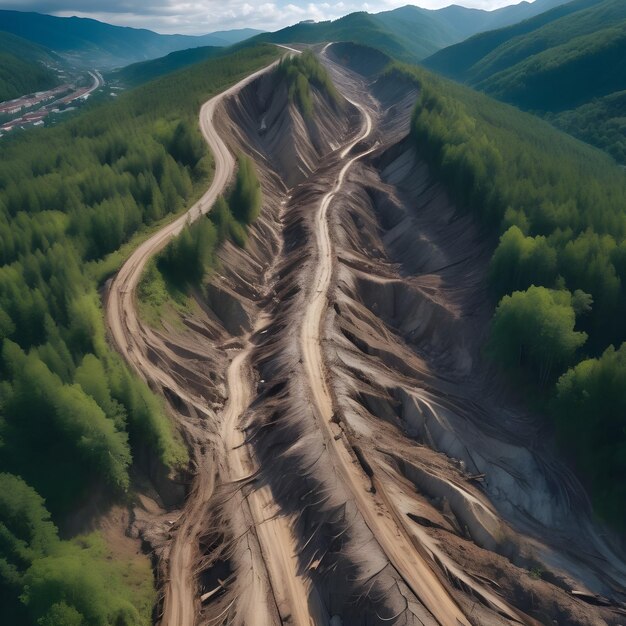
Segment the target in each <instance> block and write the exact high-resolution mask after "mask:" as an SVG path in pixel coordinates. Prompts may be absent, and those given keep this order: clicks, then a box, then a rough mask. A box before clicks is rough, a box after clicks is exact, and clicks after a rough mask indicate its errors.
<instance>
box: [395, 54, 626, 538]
mask: <svg viewBox="0 0 626 626" xmlns="http://www.w3.org/2000/svg"><path fill="white" fill-rule="evenodd" d="M389 71H391V72H396V73H399V74H401V75H403V76H408V78H409V79H411V80H415V81H417V82H418V83H419V85H420V99H419V102H418V105H417V108H416V110H415V113H414V118H413V138H414V141H415V142H416V146H417V148H418V150H419V152H420V154H421V155H422V156H424V157H425V158H426V159H427V161H428V162H429V163H430V165H431V167H432V168H433V170H434V172H435V173H436V174H437V176H438V177H439V178H440V180H441V181H442V182H443V184H444V185H445V186H446V188H447V189H448V191H449V193H450V194H451V196H452V197H453V198H454V199H455V201H456V203H457V205H458V206H459V207H462V208H464V209H466V210H468V211H471V212H472V213H473V214H474V216H475V218H476V219H477V220H478V221H479V222H480V223H481V224H482V225H483V226H484V227H485V228H486V229H487V230H488V231H491V232H492V233H494V234H495V235H496V236H498V237H499V244H498V246H497V247H496V249H495V251H494V253H493V257H492V260H491V272H490V282H491V287H492V291H493V294H494V305H495V303H498V304H497V306H495V307H494V308H495V310H494V319H493V323H492V329H491V338H490V340H489V343H488V345H487V346H486V355H487V356H488V357H489V358H491V359H493V361H494V362H495V363H496V365H497V366H499V367H501V368H503V369H504V370H505V371H507V372H508V374H509V375H510V376H511V377H512V378H513V379H514V380H515V381H516V383H517V386H518V387H521V388H522V389H525V390H527V393H528V396H529V397H533V398H535V399H536V400H535V401H534V406H535V407H537V404H539V406H540V408H541V409H542V410H543V411H544V412H545V413H546V414H547V415H549V416H550V417H551V418H552V421H553V424H554V426H555V429H556V433H557V435H558V438H559V441H560V442H561V444H562V445H563V449H564V451H565V453H566V454H567V455H568V456H569V457H570V458H571V459H572V462H573V463H574V465H575V467H576V468H577V469H578V471H579V475H580V476H581V478H582V479H583V480H584V481H585V482H586V484H587V485H588V487H589V488H590V490H591V493H592V497H593V500H594V502H595V504H596V507H597V511H598V512H599V513H600V514H601V515H602V516H603V517H605V518H606V519H608V520H611V521H612V522H613V523H615V524H616V525H619V526H622V527H624V526H626V515H625V511H624V507H623V502H624V499H625V498H626V480H624V478H625V476H626V452H625V451H626V402H625V401H624V393H623V385H624V381H626V343H624V342H626V327H625V326H624V323H623V320H624V317H625V315H626V176H625V175H624V172H623V170H622V169H621V168H619V167H618V166H617V165H615V163H614V162H612V161H611V159H610V158H609V157H608V156H606V155H604V154H603V153H602V152H600V151H598V150H596V149H594V148H591V147H589V146H587V145H586V144H584V143H582V142H579V141H577V140H575V139H573V138H571V137H570V136H568V135H566V134H564V133H561V132H559V131H557V130H555V129H554V128H552V127H551V126H550V125H549V124H547V123H546V122H543V121H541V120H539V119H537V118H536V117H534V116H531V115H529V114H525V113H522V112H520V111H519V110H517V109H515V108H513V107H510V106H508V105H505V104H502V103H499V102H497V101H495V100H492V99H491V98H489V97H487V96H485V95H482V94H479V93H477V92H474V91H472V90H470V89H468V88H466V87H463V86H461V85H456V84H454V83H451V82H448V81H446V80H444V79H440V78H436V77H435V76H433V75H431V74H429V73H427V72H425V71H423V70H417V69H415V68H410V69H407V67H406V66H403V67H395V68H393V69H391V70H389Z"/></svg>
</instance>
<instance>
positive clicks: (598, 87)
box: [424, 0, 626, 158]
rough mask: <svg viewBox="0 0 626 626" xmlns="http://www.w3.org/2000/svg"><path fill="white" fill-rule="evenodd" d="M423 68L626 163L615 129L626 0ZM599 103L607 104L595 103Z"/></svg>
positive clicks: (572, 8)
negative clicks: (536, 115) (546, 122)
mask: <svg viewBox="0 0 626 626" xmlns="http://www.w3.org/2000/svg"><path fill="white" fill-rule="evenodd" d="M424 65H425V66H426V67H428V68H429V69H434V70H436V71H439V72H441V73H443V74H446V75H448V76H451V77H453V78H455V79H457V80H462V81H465V82H467V83H468V84H470V85H472V86H474V87H476V88H478V89H480V90H482V91H485V92H486V93H488V94H490V95H492V96H494V97H496V98H498V99H500V100H503V101H505V102H509V103H511V104H514V105H516V106H518V107H520V108H524V109H527V110H531V111H534V112H536V113H539V114H544V115H545V116H546V117H547V118H548V119H551V120H553V121H554V122H555V124H557V125H558V126H559V127H561V128H563V129H566V130H567V131H568V132H570V133H572V134H574V135H576V136H578V137H580V138H582V139H585V140H586V141H591V142H592V143H593V144H594V145H596V146H598V147H600V148H603V149H605V150H607V151H609V152H610V153H611V154H613V155H615V156H618V158H623V157H622V156H619V155H620V154H621V152H620V150H619V149H616V148H615V145H616V143H617V142H619V138H618V137H616V134H615V128H616V124H615V123H614V122H611V120H616V119H619V118H620V117H621V114H620V112H619V111H617V110H616V106H617V103H618V102H621V100H620V99H619V98H615V99H611V95H612V94H617V93H619V92H622V91H624V90H626V3H624V2H623V1H622V0H575V1H574V2H572V3H570V4H568V5H564V6H562V7H559V8H557V9H554V10H553V11H549V12H548V13H546V14H545V15H542V16H539V17H536V18H534V19H532V20H528V21H527V22H524V23H522V24H519V25H516V26H514V27H511V28H507V29H502V30H499V31H494V32H492V33H485V34H483V35H479V36H476V37H473V38H471V39H469V40H467V41H465V42H463V43H461V44H458V45H455V46H452V47H450V48H448V49H446V50H442V51H441V52H439V53H437V54H435V55H433V56H432V57H430V58H429V59H427V60H426V61H425V62H424ZM596 99H600V100H601V101H602V100H603V99H607V100H606V101H604V102H603V103H602V102H597V103H595V104H594V103H593V101H595V100H596ZM581 107H582V108H581ZM578 109H580V110H578ZM591 116H593V118H594V119H593V120H592V119H591ZM590 124H591V125H593V127H594V128H595V130H594V131H590V130H589V125H590ZM600 129H603V130H602V131H601V130H600ZM611 129H613V130H611Z"/></svg>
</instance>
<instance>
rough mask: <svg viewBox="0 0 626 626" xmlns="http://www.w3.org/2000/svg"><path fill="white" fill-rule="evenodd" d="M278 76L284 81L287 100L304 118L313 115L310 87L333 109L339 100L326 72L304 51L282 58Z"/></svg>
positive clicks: (309, 53) (310, 54)
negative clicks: (324, 95)
mask: <svg viewBox="0 0 626 626" xmlns="http://www.w3.org/2000/svg"><path fill="white" fill-rule="evenodd" d="M278 74H279V76H281V77H283V78H284V80H285V81H286V84H287V88H288V90H289V99H290V100H291V101H292V102H295V103H296V104H297V105H298V108H299V109H300V111H301V112H302V115H304V117H305V118H308V117H310V116H311V115H312V114H313V95H312V93H311V85H313V86H314V87H316V88H317V89H319V90H320V91H321V92H322V93H324V94H326V95H327V96H328V97H329V99H330V101H331V102H332V104H333V105H334V106H335V107H339V106H340V103H341V98H340V97H339V93H338V92H337V89H336V87H335V85H334V84H333V81H332V80H331V79H330V76H329V75H328V72H327V71H326V70H325V69H324V67H322V65H321V64H320V63H319V61H318V60H317V58H316V57H315V55H314V54H313V53H312V52H310V51H308V50H306V51H304V52H303V53H302V54H298V55H293V56H291V57H284V58H283V59H282V61H281V62H280V65H279V66H278Z"/></svg>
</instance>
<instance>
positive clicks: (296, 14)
mask: <svg viewBox="0 0 626 626" xmlns="http://www.w3.org/2000/svg"><path fill="white" fill-rule="evenodd" d="M518 1H519V0H419V1H418V2H413V3H411V4H416V5H418V6H421V7H424V8H427V9H438V8H441V7H444V6H447V5H449V4H461V5H463V6H467V7H472V8H477V9H488V10H489V9H497V8H498V7H501V6H506V5H508V4H515V3H516V2H518ZM406 4H409V2H407V0H368V1H367V2H363V1H362V0H330V1H329V2H302V1H298V0H288V1H287V2H284V1H278V0H277V1H274V2H266V1H265V0H256V1H255V0H227V1H224V0H0V9H14V10H18V11H37V12H39V13H50V14H53V15H60V16H63V17H67V16H71V15H78V16H80V17H91V18H93V19H97V20H100V21H103V22H109V23H110V24H117V25H119V26H133V27H135V28H149V29H151V30H155V31H157V32H160V33H181V34H189V35H199V34H204V33H209V32H213V31H216V30H227V29H231V28H243V27H249V28H258V29H261V30H277V29H279V28H282V27H284V26H289V25H290V24H294V23H296V22H299V21H301V20H309V19H312V20H317V21H319V20H328V19H336V18H338V17H341V16H342V15H346V14H347V13H352V12H353V11H369V12H370V13H376V12H379V11H385V10H388V9H394V8H397V7H400V6H404V5H406Z"/></svg>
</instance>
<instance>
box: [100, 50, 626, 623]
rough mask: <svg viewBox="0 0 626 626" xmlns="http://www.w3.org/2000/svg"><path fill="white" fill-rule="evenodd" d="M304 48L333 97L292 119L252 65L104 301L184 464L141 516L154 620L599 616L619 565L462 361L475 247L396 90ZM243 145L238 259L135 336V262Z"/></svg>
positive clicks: (618, 591) (206, 129)
mask: <svg viewBox="0 0 626 626" xmlns="http://www.w3.org/2000/svg"><path fill="white" fill-rule="evenodd" d="M292 53H293V52H292ZM318 55H319V58H320V60H321V62H322V63H323V64H324V66H325V67H326V69H327V71H328V72H329V76H330V77H331V79H332V81H333V83H334V85H335V87H336V88H337V90H338V92H339V93H340V94H341V96H342V101H341V103H340V104H337V103H336V102H335V101H334V100H333V99H332V98H330V97H329V96H328V94H327V93H325V92H324V91H323V90H320V89H319V88H314V89H313V94H312V98H313V109H312V114H310V115H308V116H307V115H305V114H303V113H302V112H301V111H300V110H299V109H298V107H297V105H296V104H295V103H294V102H291V103H290V102H289V100H288V89H287V86H286V85H285V84H284V83H281V82H280V81H281V78H280V75H279V74H277V73H276V72H274V71H273V67H274V66H270V67H268V68H266V69H264V70H262V71H261V72H259V73H257V74H254V75H252V76H251V77H250V78H248V79H245V80H244V81H242V82H241V83H239V84H237V85H236V86H235V87H233V88H231V89H230V90H228V91H227V92H225V93H224V94H222V95H220V96H218V97H216V98H214V99H213V100H211V101H210V102H209V103H207V104H206V105H205V106H204V107H203V109H202V113H201V117H200V119H201V127H202V129H203V133H204V135H205V138H206V140H207V141H208V143H209V145H210V146H211V149H212V152H213V153H214V154H215V158H216V174H215V178H214V181H213V183H212V185H211V188H210V189H209V191H208V192H207V194H205V195H204V196H203V197H202V198H201V199H200V200H199V202H198V203H197V204H196V205H195V206H194V207H193V208H191V209H190V210H189V212H188V213H187V214H186V215H184V216H182V217H180V218H179V219H178V220H177V221H175V222H173V223H172V224H171V225H169V226H168V227H166V228H165V229H163V230H161V231H159V232H158V233H157V234H156V235H155V236H154V237H153V238H151V239H149V240H147V241H146V242H145V243H144V244H142V246H140V247H139V248H138V249H137V251H136V252H135V253H134V254H133V255H132V256H131V257H130V259H129V261H127V262H126V264H125V265H124V266H123V268H122V269H121V271H120V272H119V273H118V275H117V276H116V278H115V280H114V281H113V283H112V284H111V286H110V288H109V290H108V296H107V301H106V305H107V320H108V325H109V328H110V329H111V331H112V334H113V338H114V340H115V343H116V345H117V347H118V349H119V350H120V351H121V353H122V354H123V355H124V357H125V359H127V360H128V361H129V363H131V364H132V365H133V366H134V368H135V369H136V371H137V372H138V373H139V374H140V375H141V376H142V377H144V378H145V379H146V380H147V382H148V383H149V384H150V386H151V387H152V388H153V389H155V390H159V391H160V392H161V393H163V394H164V395H165V397H166V398H167V399H168V401H169V404H170V410H171V412H172V414H173V415H174V416H175V419H176V422H177V423H178V425H179V428H180V429H181V430H182V432H183V433H184V437H185V440H186V442H187V443H188V445H189V446H190V449H191V452H192V455H193V467H194V472H193V474H194V478H193V483H192V485H191V488H190V489H189V492H188V497H187V501H186V505H185V507H184V508H183V509H182V510H181V511H180V513H179V516H178V518H177V519H176V520H175V521H174V522H173V525H172V526H171V528H167V526H166V522H165V518H164V517H162V518H160V520H159V519H157V520H154V519H152V520H150V518H149V517H148V518H146V516H145V515H143V516H142V515H141V514H138V515H137V517H138V518H142V519H143V522H141V532H142V533H143V536H144V538H145V539H146V540H147V541H149V542H151V543H153V547H154V549H155V550H156V552H157V553H158V554H160V555H161V561H160V568H161V571H162V577H163V580H164V581H167V582H166V584H165V586H164V603H163V609H162V611H163V612H162V619H161V623H163V624H177V625H187V624H188V625H190V626H191V625H192V624H194V623H214V622H224V623H226V622H227V623H239V624H250V623H255V624H256V623H259V624H279V623H297V624H324V623H331V624H333V625H334V624H340V623H343V624H354V623H359V624H379V623H380V624H382V623H387V622H392V623H397V624H418V623H421V624H446V625H447V624H454V625H457V624H516V623H524V624H539V623H542V622H543V621H545V619H554V620H557V622H559V623H561V622H563V623H568V624H581V625H582V624H600V623H606V624H615V625H617V624H618V623H620V620H621V619H622V618H621V617H620V616H622V615H623V614H624V611H625V605H624V601H625V599H626V596H625V594H624V590H625V588H626V565H625V564H624V560H623V558H622V557H621V556H620V552H619V549H618V548H617V546H616V544H614V543H613V542H612V541H611V540H608V541H607V539H605V537H604V533H605V530H604V529H602V528H598V527H597V525H596V522H595V521H593V518H592V516H591V513H590V508H589V505H588V503H587V501H586V497H585V495H584V490H583V488H582V487H581V486H580V484H579V483H578V482H577V480H576V478H574V477H573V476H572V474H571V473H570V472H569V471H568V470H567V469H566V468H565V466H563V465H561V464H560V462H558V461H555V460H554V458H553V452H552V451H551V450H549V449H545V448H543V447H542V445H541V443H540V441H539V439H538V432H539V431H538V424H537V423H536V422H535V421H534V418H533V417H532V416H531V415H528V414H526V413H525V412H524V411H523V410H522V409H521V408H520V407H519V406H518V405H517V403H516V401H515V400H514V399H513V398H512V397H511V396H510V394H509V392H508V391H507V388H506V385H505V384H504V382H503V381H500V382H499V376H498V375H495V376H494V372H493V371H492V370H491V369H490V368H489V367H487V366H486V364H485V362H484V359H483V357H482V355H481V351H480V345H481V342H482V341H483V338H484V335H485V333H486V330H487V327H488V320H489V305H488V298H487V297H486V294H485V293H484V289H485V273H486V268H487V261H488V254H489V250H488V248H486V247H485V245H484V243H481V242H480V239H481V236H480V232H479V231H478V230H477V228H476V226H475V225H473V224H472V221H471V219H470V218H468V217H467V216H466V217H459V216H458V215H456V211H457V210H456V207H455V206H454V203H452V202H451V200H450V198H449V197H448V195H447V193H446V191H445V190H444V189H443V188H442V186H441V185H440V184H439V183H438V182H437V181H436V180H434V179H433V177H432V174H431V172H430V171H429V168H428V166H427V165H426V163H425V162H424V161H423V160H422V158H421V157H420V154H419V151H418V150H415V149H414V148H413V146H412V143H411V142H410V141H409V140H408V135H409V122H410V118H411V113H412V110H413V105H414V102H415V98H416V96H417V92H416V87H415V85H414V84H413V83H411V82H410V81H402V80H400V79H398V78H397V77H396V78H393V77H390V76H385V75H382V76H378V75H372V76H364V75H361V74H358V73H357V72H355V71H354V70H351V69H349V67H346V65H345V64H344V63H345V55H343V54H340V55H339V56H337V55H335V54H334V53H333V46H332V45H327V46H325V47H319V49H318ZM341 58H343V59H344V63H341V62H339V61H340V59H341ZM349 65H350V63H348V66H349ZM218 129H219V130H218ZM240 151H244V152H245V153H246V154H248V155H249V156H251V157H252V158H253V159H254V161H255V164H256V167H257V171H258V175H259V178H260V181H261V188H262V190H263V196H264V208H263V211H262V213H261V215H260V217H259V219H258V220H257V221H256V222H255V223H254V224H253V225H252V226H251V230H250V233H249V238H248V244H247V245H246V247H245V248H242V247H239V246H236V245H235V244H233V243H231V242H227V243H225V244H224V246H223V247H222V248H221V249H220V250H219V252H218V255H219V257H220V260H221V264H220V269H219V270H218V271H217V272H215V273H214V274H212V275H211V276H210V278H209V282H208V284H207V286H206V291H205V293H206V296H201V295H200V294H199V293H197V294H196V295H195V298H196V299H197V304H198V306H197V307H196V308H195V309H194V310H193V312H191V313H190V314H184V315H183V317H182V320H181V322H182V323H180V324H176V325H172V324H171V323H168V322H164V325H163V326H160V327H159V328H153V327H150V326H149V325H147V324H146V323H145V322H144V321H143V320H142V319H141V318H140V316H138V314H137V311H136V308H135V301H136V300H135V293H134V292H135V289H136V288H137V285H138V282H139V279H140V276H141V271H142V269H143V268H144V267H145V265H146V263H147V261H148V259H149V258H150V257H151V256H152V255H154V254H155V253H156V252H158V251H159V250H160V249H161V248H162V247H163V246H165V245H166V244H167V242H168V241H169V239H170V238H171V237H172V236H174V235H176V234H177V233H178V232H180V231H181V229H182V228H184V227H185V225H186V224H187V223H188V222H189V221H194V220H196V219H203V218H202V215H203V214H204V213H206V212H209V211H210V210H211V207H212V203H213V201H214V200H215V198H216V197H217V196H218V195H219V193H220V192H221V191H222V190H223V188H224V187H225V185H226V183H227V181H228V179H229V178H230V176H231V175H232V171H233V167H234V159H233V156H232V154H236V153H238V152H240ZM168 515H171V514H168ZM168 536H171V537H172V540H171V542H170V541H169V540H168V539H167V537H168ZM577 542H580V543H577ZM495 572H497V575H496V574H495ZM496 578H497V579H496ZM201 598H203V602H201V600H200V599H201Z"/></svg>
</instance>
